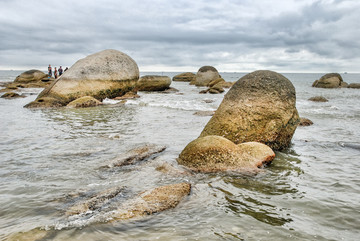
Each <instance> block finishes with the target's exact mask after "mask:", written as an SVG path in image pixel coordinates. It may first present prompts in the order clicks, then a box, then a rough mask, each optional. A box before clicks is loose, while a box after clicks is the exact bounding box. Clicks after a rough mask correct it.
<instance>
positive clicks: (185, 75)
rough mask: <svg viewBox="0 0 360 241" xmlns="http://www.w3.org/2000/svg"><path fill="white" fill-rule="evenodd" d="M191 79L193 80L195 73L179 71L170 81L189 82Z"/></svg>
mask: <svg viewBox="0 0 360 241" xmlns="http://www.w3.org/2000/svg"><path fill="white" fill-rule="evenodd" d="M193 80H195V74H194V73H191V72H186V73H181V74H178V75H175V76H174V77H173V78H172V81H180V82H191V81H193Z"/></svg>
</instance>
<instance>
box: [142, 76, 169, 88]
mask: <svg viewBox="0 0 360 241" xmlns="http://www.w3.org/2000/svg"><path fill="white" fill-rule="evenodd" d="M170 84H171V79H170V77H169V76H161V75H145V76H142V77H141V78H140V79H139V81H138V82H137V85H136V89H137V90H139V91H163V90H166V89H168V88H169V87H170Z"/></svg>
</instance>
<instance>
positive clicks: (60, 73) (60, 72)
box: [58, 66, 63, 76]
mask: <svg viewBox="0 0 360 241" xmlns="http://www.w3.org/2000/svg"><path fill="white" fill-rule="evenodd" d="M58 72H59V76H61V75H62V73H63V69H62V67H61V66H60V68H59V70H58Z"/></svg>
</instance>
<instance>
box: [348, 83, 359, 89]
mask: <svg viewBox="0 0 360 241" xmlns="http://www.w3.org/2000/svg"><path fill="white" fill-rule="evenodd" d="M347 88H350V89H360V83H351V84H349V85H348V86H347Z"/></svg>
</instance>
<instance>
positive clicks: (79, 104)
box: [66, 96, 102, 108]
mask: <svg viewBox="0 0 360 241" xmlns="http://www.w3.org/2000/svg"><path fill="white" fill-rule="evenodd" d="M98 105H102V103H101V102H100V101H98V100H97V99H95V98H94V97H92V96H83V97H80V98H78V99H76V100H73V101H71V102H70V103H69V104H67V106H66V107H69V108H86V107H94V106H98Z"/></svg>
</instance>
